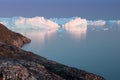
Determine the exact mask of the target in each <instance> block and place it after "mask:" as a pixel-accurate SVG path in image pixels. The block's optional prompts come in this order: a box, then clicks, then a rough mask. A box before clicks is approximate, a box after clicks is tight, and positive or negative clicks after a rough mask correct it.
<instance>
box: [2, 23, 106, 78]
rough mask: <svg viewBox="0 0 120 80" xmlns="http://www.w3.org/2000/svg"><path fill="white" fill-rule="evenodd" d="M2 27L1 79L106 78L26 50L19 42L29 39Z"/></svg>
mask: <svg viewBox="0 0 120 80" xmlns="http://www.w3.org/2000/svg"><path fill="white" fill-rule="evenodd" d="M1 26H2V27H1ZM0 29H1V30H0V31H2V32H0V80H105V79H104V78H103V77H101V76H99V75H95V74H92V73H89V72H86V71H84V70H80V69H76V68H72V67H68V66H65V65H63V64H60V63H57V62H55V61H51V60H48V59H46V58H43V57H41V56H38V55H36V54H34V53H32V52H28V51H24V50H22V49H20V48H19V47H20V46H21V45H20V44H19V45H18V44H17V42H18V43H19V42H20V43H22V45H23V44H24V43H26V42H24V39H23V38H25V39H26V40H28V42H29V41H30V40H29V39H27V38H26V37H24V36H22V35H20V34H19V35H18V33H14V32H11V31H10V30H8V29H7V28H6V27H5V26H3V25H0ZM3 30H4V31H3ZM3 35H4V36H3ZM19 39H20V41H19ZM26 40H25V41H26ZM14 41H16V44H17V45H16V44H15V43H14Z"/></svg>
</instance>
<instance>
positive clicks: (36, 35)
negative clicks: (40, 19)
mask: <svg viewBox="0 0 120 80" xmlns="http://www.w3.org/2000/svg"><path fill="white" fill-rule="evenodd" d="M55 34H56V31H55V30H50V31H48V30H45V31H33V32H27V33H26V34H25V35H26V36H27V37H29V38H30V39H31V40H32V42H31V45H32V43H34V44H36V46H37V45H38V46H39V45H40V46H39V48H40V49H42V48H44V45H45V41H46V40H50V39H51V38H52V37H53V36H54V35H55Z"/></svg>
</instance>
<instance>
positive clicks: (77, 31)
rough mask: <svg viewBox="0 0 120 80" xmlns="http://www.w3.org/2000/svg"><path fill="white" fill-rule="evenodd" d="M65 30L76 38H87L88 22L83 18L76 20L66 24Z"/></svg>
mask: <svg viewBox="0 0 120 80" xmlns="http://www.w3.org/2000/svg"><path fill="white" fill-rule="evenodd" d="M62 27H63V28H64V29H65V30H67V31H68V32H69V33H70V34H72V35H73V36H74V37H76V38H81V37H83V38H84V37H85V36H86V33H87V20H86V19H81V18H79V17H78V18H75V19H74V20H71V21H69V22H67V23H66V24H64V25H63V26H62Z"/></svg>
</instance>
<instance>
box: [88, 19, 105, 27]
mask: <svg viewBox="0 0 120 80" xmlns="http://www.w3.org/2000/svg"><path fill="white" fill-rule="evenodd" d="M87 23H88V25H91V26H104V25H105V24H106V21H104V20H94V21H92V20H88V21H87Z"/></svg>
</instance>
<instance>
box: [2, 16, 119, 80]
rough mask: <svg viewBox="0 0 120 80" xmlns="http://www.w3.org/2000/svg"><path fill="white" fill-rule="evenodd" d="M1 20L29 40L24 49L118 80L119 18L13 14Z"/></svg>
mask: <svg viewBox="0 0 120 80" xmlns="http://www.w3.org/2000/svg"><path fill="white" fill-rule="evenodd" d="M0 23H3V24H4V25H6V26H7V27H8V28H9V29H11V30H13V31H15V32H19V33H21V34H23V35H25V36H27V37H28V38H30V39H31V40H32V41H31V43H29V44H27V45H24V46H23V47H22V49H24V50H27V51H31V52H34V53H36V54H38V55H40V56H43V57H45V58H47V59H50V60H53V61H57V62H59V63H62V64H65V65H68V66H72V67H76V68H79V69H82V70H86V71H88V72H91V73H95V74H98V75H101V76H103V77H104V78H106V80H119V79H120V20H86V19H81V18H80V17H72V18H60V19H58V18H51V19H46V18H44V17H33V18H25V17H13V18H0Z"/></svg>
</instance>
